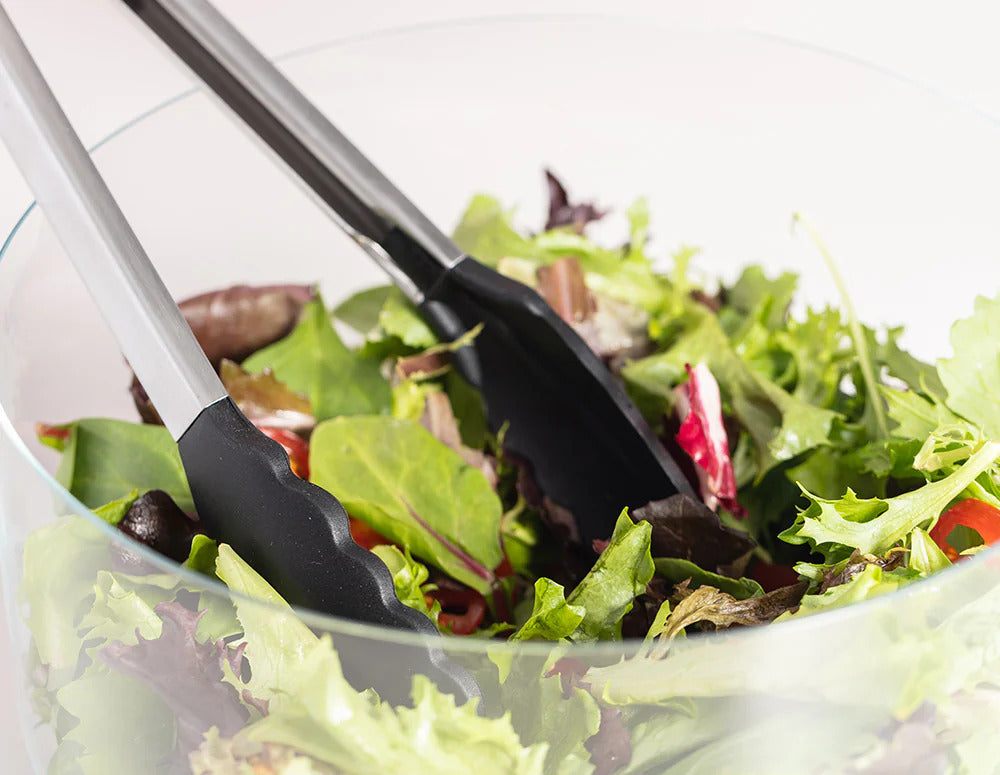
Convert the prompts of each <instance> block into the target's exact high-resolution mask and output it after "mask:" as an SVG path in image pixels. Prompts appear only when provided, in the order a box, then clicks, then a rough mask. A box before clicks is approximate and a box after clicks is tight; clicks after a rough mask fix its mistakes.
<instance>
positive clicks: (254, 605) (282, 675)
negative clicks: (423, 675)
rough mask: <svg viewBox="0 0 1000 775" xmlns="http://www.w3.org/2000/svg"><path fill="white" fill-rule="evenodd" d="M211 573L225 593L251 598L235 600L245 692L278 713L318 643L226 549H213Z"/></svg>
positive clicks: (224, 546) (268, 587) (287, 607)
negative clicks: (247, 671)
mask: <svg viewBox="0 0 1000 775" xmlns="http://www.w3.org/2000/svg"><path fill="white" fill-rule="evenodd" d="M215 572H216V575H218V577H219V578H220V579H221V580H222V581H223V582H225V584H226V585H227V586H228V587H229V588H230V589H231V590H233V591H234V592H237V593H238V594H240V595H243V596H246V597H247V598H251V599H249V600H246V599H239V598H238V599H237V600H236V616H237V618H238V619H239V622H240V625H241V626H242V628H243V642H244V643H245V644H246V651H245V652H244V653H245V655H246V658H247V660H248V661H249V662H250V665H251V677H250V680H249V681H247V684H246V688H247V689H248V690H249V691H250V693H251V694H253V696H254V697H257V698H258V699H260V700H267V701H269V702H271V704H272V709H274V710H279V709H280V708H281V707H282V704H283V703H284V702H291V701H293V697H291V696H290V693H291V692H292V691H293V690H294V689H295V688H296V687H297V686H298V683H299V681H300V680H301V676H302V672H301V671H302V669H303V664H304V663H305V661H306V658H307V656H308V655H309V654H310V653H311V652H312V651H313V650H315V648H316V644H317V643H318V642H319V639H318V638H317V637H316V635H314V634H313V632H312V631H311V630H310V629H309V628H308V627H306V625H305V624H303V622H302V620H301V619H299V617H298V616H296V615H295V613H294V612H293V611H292V608H291V606H290V605H288V603H286V602H285V601H284V600H283V599H282V597H281V596H280V595H279V594H278V593H277V592H275V591H274V588H273V587H272V586H271V585H270V584H268V583H267V582H266V581H264V579H263V578H261V576H260V574H259V573H257V571H255V570H254V569H253V568H251V567H250V566H249V565H247V563H246V562H244V561H243V559H242V558H241V557H240V556H239V555H237V554H236V552H234V551H233V549H232V547H230V546H229V545H228V544H220V545H219V556H218V560H217V561H216V569H215ZM257 601H260V602H257ZM338 670H339V667H338Z"/></svg>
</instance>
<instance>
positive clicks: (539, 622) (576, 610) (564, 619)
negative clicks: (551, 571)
mask: <svg viewBox="0 0 1000 775" xmlns="http://www.w3.org/2000/svg"><path fill="white" fill-rule="evenodd" d="M564 593H565V590H564V589H563V586H562V584H557V583H556V582H554V581H552V580H551V579H546V578H540V579H538V580H537V581H536V582H535V598H534V601H533V604H532V610H531V616H529V617H528V619H527V621H526V622H525V623H524V624H522V625H521V626H520V628H518V630H517V632H515V633H513V634H512V635H511V636H510V640H514V641H516V640H532V639H537V640H563V639H565V638H568V637H569V636H570V635H572V634H573V633H574V632H576V629H577V627H579V626H580V623H581V622H582V621H583V617H584V616H585V614H586V611H584V609H583V608H581V607H580V606H577V605H570V604H569V603H567V602H566V598H565V595H564Z"/></svg>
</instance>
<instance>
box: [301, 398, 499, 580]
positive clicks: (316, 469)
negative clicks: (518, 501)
mask: <svg viewBox="0 0 1000 775" xmlns="http://www.w3.org/2000/svg"><path fill="white" fill-rule="evenodd" d="M309 468H310V471H311V478H312V481H313V482H315V483H316V484H318V485H319V486H320V487H323V488H324V489H326V490H329V491H330V492H331V493H333V494H334V495H335V496H336V497H337V498H338V499H339V500H340V501H341V503H343V504H344V507H345V508H346V509H347V511H348V512H349V513H350V514H352V515H353V516H354V517H356V518H357V519H360V520H362V521H364V522H366V523H367V524H369V525H371V527H373V528H375V529H376V530H378V531H379V532H380V533H382V534H383V535H384V536H386V537H387V538H389V539H390V540H392V541H393V542H394V543H397V544H399V545H401V546H405V547H407V548H408V549H409V550H410V551H411V552H413V554H414V555H415V556H416V557H419V558H421V559H422V560H424V561H426V562H430V563H432V564H433V565H435V566H436V567H438V568H440V569H441V570H443V571H444V572H445V573H447V574H449V575H450V576H452V577H453V578H455V579H457V580H458V581H461V582H463V583H464V584H467V585H469V586H470V587H472V588H473V589H476V590H478V591H479V592H482V593H483V594H488V593H489V591H490V588H491V586H492V583H493V580H494V576H493V570H494V569H495V568H496V567H497V566H498V565H499V564H500V563H501V561H502V560H503V551H502V549H501V547H500V517H501V514H502V512H503V508H502V506H501V504H500V499H499V498H498V497H497V495H496V493H495V492H494V491H493V488H492V487H491V486H490V483H489V482H488V481H487V479H486V477H485V476H484V475H483V473H482V472H481V471H479V470H478V469H476V468H473V467H471V466H469V465H467V464H466V463H465V462H464V461H463V460H462V458H461V457H459V455H458V453H456V452H454V451H453V450H451V449H449V448H448V447H447V446H445V445H444V444H442V443H441V442H440V441H438V440H437V439H435V438H434V437H433V436H432V435H431V434H430V433H428V432H427V431H426V430H425V429H424V428H423V427H422V426H420V425H418V424H417V423H416V422H412V421H407V420H397V419H394V418H391V417H340V418H337V419H335V420H330V421H328V422H324V423H322V424H320V425H319V426H317V428H316V430H315V431H314V432H313V435H312V441H311V445H310V453H309Z"/></svg>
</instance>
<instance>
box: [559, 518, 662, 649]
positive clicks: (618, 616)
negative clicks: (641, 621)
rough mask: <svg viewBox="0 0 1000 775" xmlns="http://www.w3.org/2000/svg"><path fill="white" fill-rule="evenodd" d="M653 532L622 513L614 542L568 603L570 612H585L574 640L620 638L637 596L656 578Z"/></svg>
mask: <svg viewBox="0 0 1000 775" xmlns="http://www.w3.org/2000/svg"><path fill="white" fill-rule="evenodd" d="M651 532H652V525H650V524H649V522H645V521H640V522H639V523H635V522H633V521H632V519H631V518H630V517H629V515H628V509H622V513H621V514H619V515H618V521H617V523H616V524H615V530H614V533H612V535H611V541H610V542H609V543H608V545H607V547H606V548H605V549H604V551H603V552H601V555H600V556H599V557H598V558H597V562H595V563H594V567H593V568H591V569H590V571H589V572H588V573H587V575H586V576H584V577H583V580H582V581H581V582H580V583H579V584H578V585H577V586H576V589H574V590H573V591H572V592H571V593H570V595H569V597H568V598H567V599H566V603H567V605H568V606H569V607H571V609H576V610H582V611H583V619H582V620H581V621H580V623H579V624H578V625H577V627H576V629H575V630H574V631H573V633H572V634H571V636H570V639H571V640H574V641H580V642H585V641H592V640H605V639H608V638H620V637H621V624H622V618H623V617H624V616H625V614H627V613H628V612H629V611H631V610H632V605H633V602H634V600H635V598H636V596H637V595H641V594H642V593H643V592H645V591H646V585H647V584H648V583H649V582H650V580H651V579H652V578H653V572H654V567H653V558H652V557H651V556H650V553H649V538H650V533H651Z"/></svg>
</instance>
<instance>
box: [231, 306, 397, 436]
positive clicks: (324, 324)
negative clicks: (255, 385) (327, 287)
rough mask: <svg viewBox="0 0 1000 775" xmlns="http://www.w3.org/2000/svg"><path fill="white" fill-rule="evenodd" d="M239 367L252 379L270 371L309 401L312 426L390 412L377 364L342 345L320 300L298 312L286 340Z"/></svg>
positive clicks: (385, 389) (388, 401) (259, 352)
mask: <svg viewBox="0 0 1000 775" xmlns="http://www.w3.org/2000/svg"><path fill="white" fill-rule="evenodd" d="M242 366H243V368H244V369H245V370H246V371H249V372H253V373H259V372H262V371H263V370H264V369H271V370H272V371H273V372H274V376H275V377H276V378H277V379H279V380H281V381H282V382H283V383H285V385H287V386H288V387H289V388H290V389H291V390H294V391H297V392H299V393H303V394H305V395H306V396H308V397H309V402H310V404H311V405H312V410H313V414H314V415H315V417H316V419H317V420H325V419H327V418H329V417H336V416H338V415H353V414H378V413H380V412H387V411H388V410H389V404H390V395H389V383H388V382H387V381H386V380H385V378H384V377H383V376H382V374H381V373H380V371H379V362H378V361H377V360H375V359H371V358H363V357H360V356H358V355H356V354H355V353H353V352H351V351H350V350H349V349H348V348H347V347H346V346H345V345H344V343H343V342H342V341H341V340H340V337H339V336H337V332H336V331H335V330H334V328H333V324H332V322H331V321H330V317H329V315H328V314H327V311H326V307H325V306H324V304H323V299H322V298H320V297H319V296H317V297H316V298H315V299H313V300H312V301H310V302H309V303H308V304H306V305H305V307H303V308H302V315H301V317H300V318H299V323H298V325H296V326H295V328H294V329H293V330H292V332H291V333H290V334H289V335H288V336H286V337H285V338H284V339H280V340H279V341H277V342H275V343H274V344H272V345H268V346H267V347H265V348H263V349H261V350H258V351H257V352H255V353H254V354H253V355H251V356H250V357H249V358H247V359H246V360H245V361H243V363H242Z"/></svg>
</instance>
